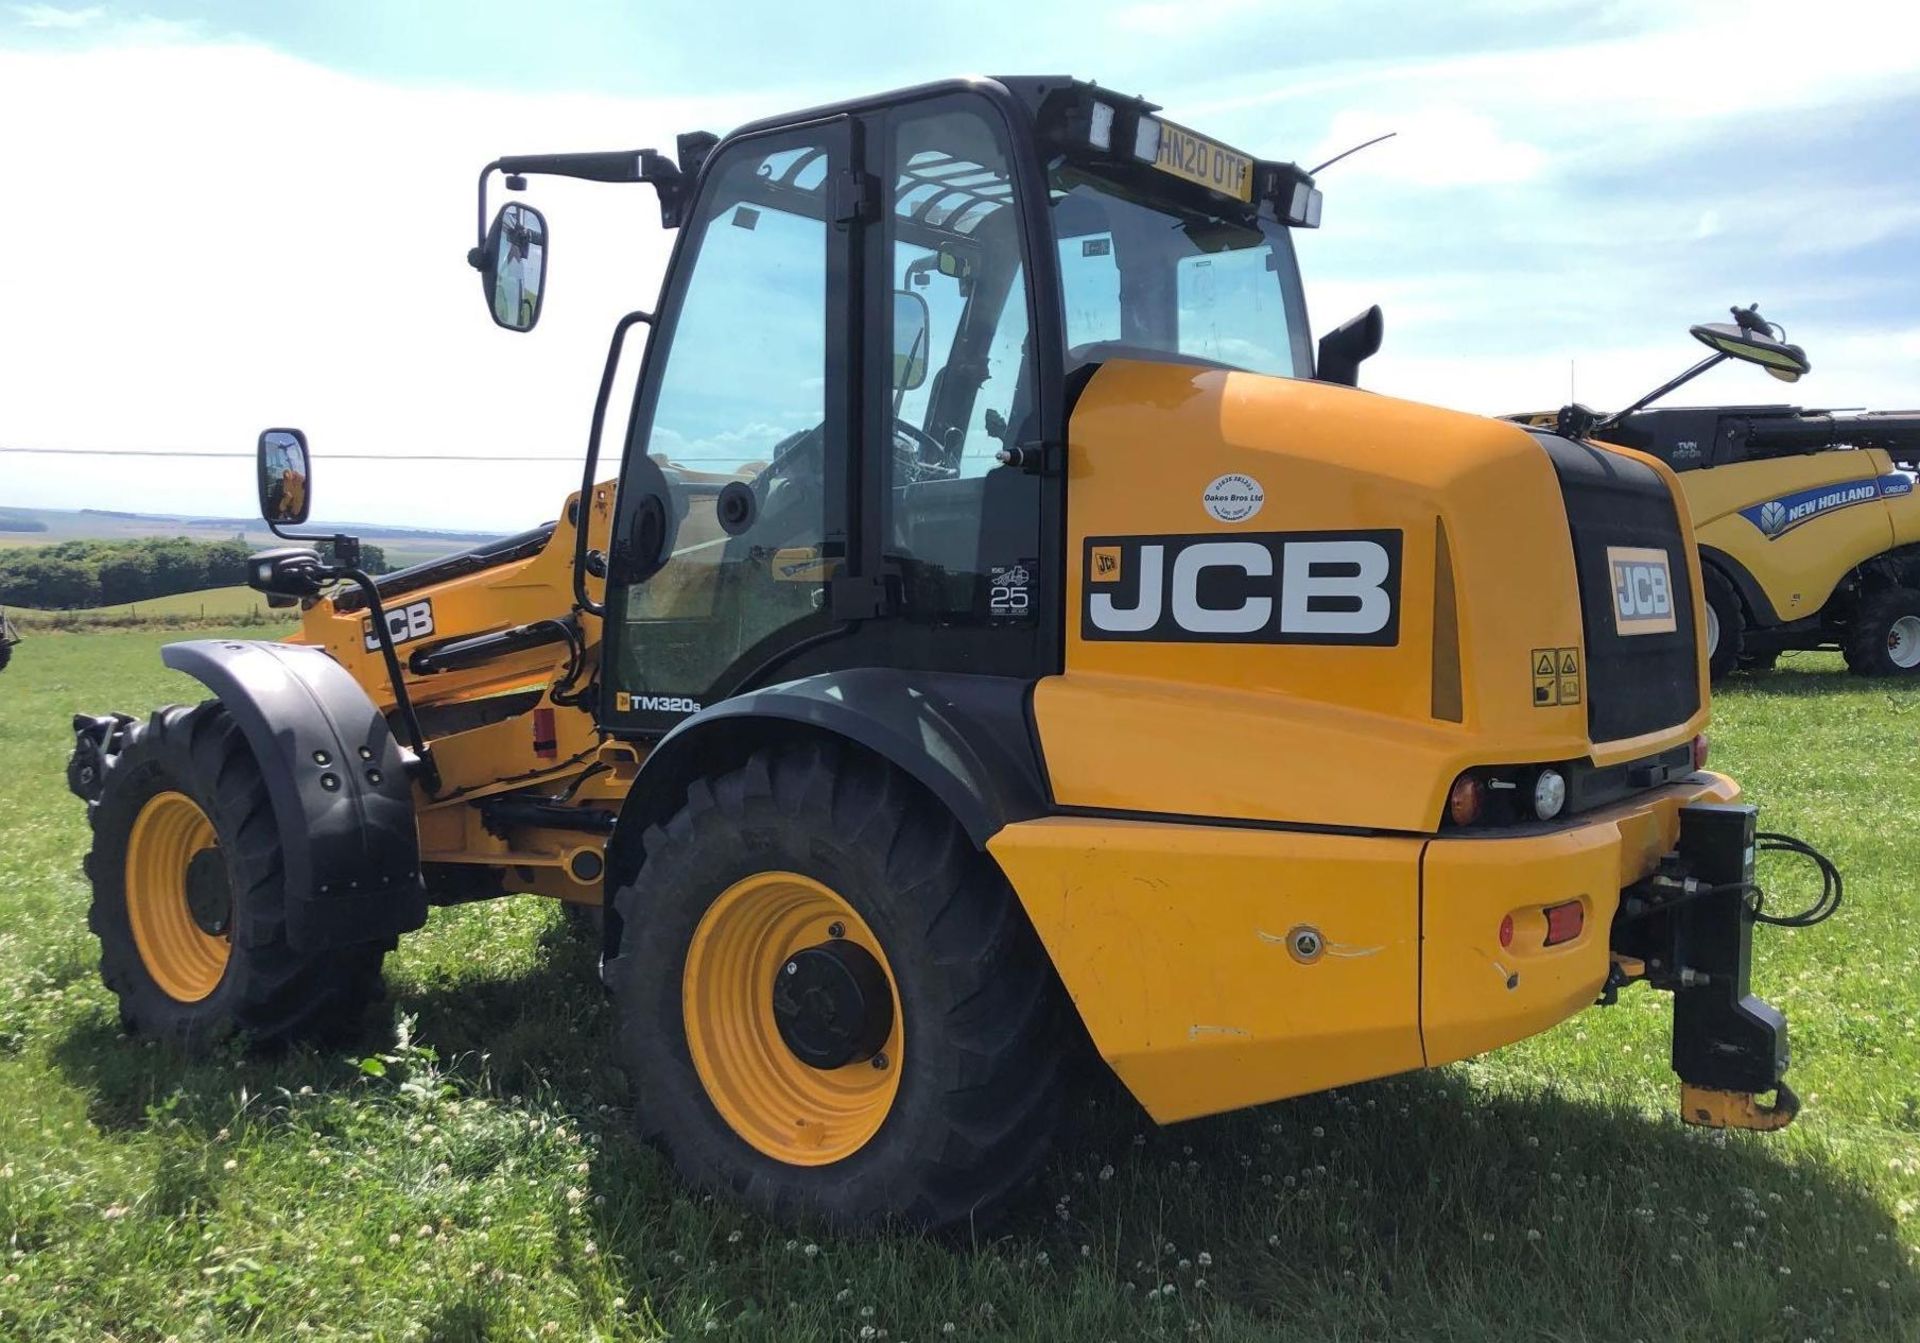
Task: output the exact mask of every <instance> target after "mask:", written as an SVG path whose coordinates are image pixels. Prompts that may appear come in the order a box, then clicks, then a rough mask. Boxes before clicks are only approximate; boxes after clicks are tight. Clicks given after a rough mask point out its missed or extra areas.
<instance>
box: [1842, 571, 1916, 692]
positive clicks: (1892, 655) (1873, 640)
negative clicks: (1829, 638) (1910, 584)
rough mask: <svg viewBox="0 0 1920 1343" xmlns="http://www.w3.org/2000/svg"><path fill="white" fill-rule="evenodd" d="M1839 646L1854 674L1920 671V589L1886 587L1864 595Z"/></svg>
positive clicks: (1905, 673)
mask: <svg viewBox="0 0 1920 1343" xmlns="http://www.w3.org/2000/svg"><path fill="white" fill-rule="evenodd" d="M1840 647H1841V651H1842V652H1843V653H1845V654H1846V658H1847V670H1848V671H1850V672H1852V673H1853V674H1854V675H1855V676H1913V675H1915V674H1916V673H1920V589H1914V588H1883V589H1881V590H1880V591H1879V592H1875V593H1872V594H1871V595H1869V596H1867V597H1864V598H1862V599H1861V601H1860V604H1859V606H1858V607H1856V608H1855V609H1854V613H1853V618H1852V619H1851V620H1849V621H1848V622H1847V634H1846V638H1845V640H1843V641H1842V643H1841V646H1840Z"/></svg>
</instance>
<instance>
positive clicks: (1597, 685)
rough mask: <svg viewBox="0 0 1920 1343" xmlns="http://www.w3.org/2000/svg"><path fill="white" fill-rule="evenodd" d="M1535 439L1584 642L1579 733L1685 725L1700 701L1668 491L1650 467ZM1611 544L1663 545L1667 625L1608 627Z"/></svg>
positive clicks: (1682, 553) (1683, 546) (1609, 734)
mask: <svg viewBox="0 0 1920 1343" xmlns="http://www.w3.org/2000/svg"><path fill="white" fill-rule="evenodd" d="M1534 437H1535V438H1537V439H1539V440H1540V444H1541V446H1542V447H1544V448H1545V449H1546V451H1547V456H1548V457H1549V458H1551V459H1552V461H1553V469H1554V472H1555V473H1556V474H1557V475H1558V476H1559V477H1560V492H1561V495H1562V496H1563V497H1564V498H1565V500H1566V506H1567V523H1568V525H1569V527H1570V528H1571V529H1572V532H1573V558H1574V567H1575V570H1576V571H1577V572H1578V574H1579V578H1580V619H1581V625H1582V627H1583V629H1584V630H1585V633H1586V641H1587V732H1588V734H1589V736H1590V737H1591V739H1592V740H1594V741H1596V742H1605V741H1618V740H1620V739H1621V738H1623V737H1637V736H1640V735H1641V734H1642V733H1646V732H1655V731H1658V730H1659V729H1661V728H1670V727H1674V726H1677V725H1678V724H1680V723H1684V722H1685V721H1686V720H1687V719H1689V718H1691V717H1692V716H1693V714H1694V712H1695V710H1697V709H1698V708H1699V707H1700V680H1699V667H1698V664H1697V658H1698V653H1697V652H1696V650H1695V645H1694V609H1693V588H1692V585H1691V584H1690V583H1688V581H1687V540H1686V538H1685V537H1684V536H1682V535H1681V533H1680V517H1679V514H1678V513H1677V512H1676V511H1675V510H1674V506H1673V497H1672V496H1671V495H1670V494H1669V493H1668V491H1667V487H1666V484H1665V482H1663V481H1662V480H1661V478H1660V476H1659V475H1658V473H1656V472H1655V471H1654V470H1653V468H1652V467H1650V466H1647V465H1646V464H1645V463H1643V462H1636V461H1634V460H1633V459H1632V458H1630V457H1624V456H1621V455H1620V454H1618V453H1611V452H1602V451H1601V450H1599V449H1598V448H1592V447H1588V446H1586V445H1585V444H1581V443H1575V442H1572V441H1570V440H1568V439H1565V438H1561V437H1559V436H1558V435H1556V434H1550V433H1536V434H1535V435H1534ZM1610 546H1645V547H1649V548H1652V549H1656V550H1663V551H1665V552H1666V554H1667V563H1668V566H1669V568H1670V570H1671V572H1672V577H1673V605H1674V624H1675V628H1674V630H1673V631H1672V632H1671V633H1658V634H1634V635H1622V634H1620V633H1619V632H1618V631H1617V630H1616V629H1615V627H1614V619H1613V578H1612V571H1611V567H1610V566H1609V565H1608V563H1607V549H1608V547H1610Z"/></svg>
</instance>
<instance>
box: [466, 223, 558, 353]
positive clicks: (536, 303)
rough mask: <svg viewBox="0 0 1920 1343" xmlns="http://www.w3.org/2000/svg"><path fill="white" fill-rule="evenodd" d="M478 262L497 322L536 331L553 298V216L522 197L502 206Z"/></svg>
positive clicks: (505, 327) (489, 230)
mask: <svg viewBox="0 0 1920 1343" xmlns="http://www.w3.org/2000/svg"><path fill="white" fill-rule="evenodd" d="M469 259H471V258H469ZM478 264H479V269H480V288H481V292H482V293H484V294H485V295H486V298H487V311H488V312H489V313H490V314H491V315H492V317H493V324H494V325H495V326H497V327H502V328H504V329H505V330H508V331H531V330H533V328H534V325H535V323H537V322H538V321H539V320H540V307H541V304H543V303H544V302H545V301H546V296H547V287H546V270H547V217H546V216H545V215H543V214H541V213H540V212H539V211H538V210H536V209H534V208H533V207H532V206H531V205H524V204H522V203H521V202H519V201H509V202H508V203H507V204H505V205H503V206H501V207H500V209H499V211H498V212H497V213H495V215H494V216H493V225H492V227H490V228H489V229H488V230H487V237H486V241H485V242H483V243H482V244H481V245H480V255H479V263H478Z"/></svg>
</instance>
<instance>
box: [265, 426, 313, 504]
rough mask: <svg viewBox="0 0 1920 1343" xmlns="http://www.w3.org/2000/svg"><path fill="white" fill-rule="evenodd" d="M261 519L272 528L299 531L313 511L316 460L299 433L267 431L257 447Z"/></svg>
mask: <svg viewBox="0 0 1920 1343" xmlns="http://www.w3.org/2000/svg"><path fill="white" fill-rule="evenodd" d="M254 463H255V467H256V470H257V475H258V477H259V482H260V516H261V517H263V518H265V519H266V520H267V523H268V525H269V526H273V527H297V526H299V525H300V524H301V523H303V522H305V521H306V520H307V514H308V513H309V512H311V511H312V509H313V456H312V454H311V453H309V452H308V450H307V436H306V435H305V434H303V433H301V432H300V431H299V430H298V429H266V430H263V431H261V434H260V439H259V442H258V443H257V444H255V446H254Z"/></svg>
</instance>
